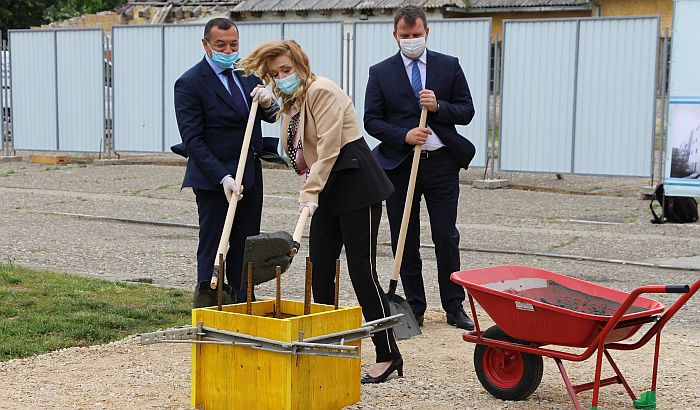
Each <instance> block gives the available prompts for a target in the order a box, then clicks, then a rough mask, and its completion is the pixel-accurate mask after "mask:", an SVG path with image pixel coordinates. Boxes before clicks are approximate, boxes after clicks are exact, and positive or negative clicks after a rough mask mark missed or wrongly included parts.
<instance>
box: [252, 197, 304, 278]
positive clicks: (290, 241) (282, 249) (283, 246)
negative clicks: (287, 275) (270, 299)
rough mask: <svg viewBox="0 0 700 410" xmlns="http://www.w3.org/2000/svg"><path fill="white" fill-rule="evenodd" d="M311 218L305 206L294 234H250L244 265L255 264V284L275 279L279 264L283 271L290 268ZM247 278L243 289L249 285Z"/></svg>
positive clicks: (280, 232) (281, 232)
mask: <svg viewBox="0 0 700 410" xmlns="http://www.w3.org/2000/svg"><path fill="white" fill-rule="evenodd" d="M308 218H309V208H307V207H304V209H303V210H302V211H301V214H300V215H299V220H298V221H297V226H296V228H295V229H294V235H290V234H289V233H287V232H283V231H279V232H272V233H263V234H260V235H255V236H249V237H247V238H246V240H245V249H244V252H243V266H244V267H246V266H248V264H249V263H250V264H252V265H253V272H255V274H254V275H253V286H255V285H258V284H260V283H264V282H267V281H268V280H272V279H275V277H276V273H275V267H277V266H279V267H280V271H281V273H284V272H286V271H287V269H289V265H290V264H291V263H292V258H293V257H294V255H296V254H297V252H299V248H301V236H302V234H303V233H304V227H305V226H306V220H307V219H308ZM246 279H247V278H245V277H244V278H243V280H242V281H241V289H246V288H247V286H248V282H247V280H246Z"/></svg>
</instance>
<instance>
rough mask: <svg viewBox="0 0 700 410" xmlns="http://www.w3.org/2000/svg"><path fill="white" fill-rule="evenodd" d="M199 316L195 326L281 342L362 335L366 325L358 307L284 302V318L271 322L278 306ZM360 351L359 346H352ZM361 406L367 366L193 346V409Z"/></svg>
mask: <svg viewBox="0 0 700 410" xmlns="http://www.w3.org/2000/svg"><path fill="white" fill-rule="evenodd" d="M252 305H253V314H252V315H246V314H245V312H246V305H245V304H235V305H227V306H224V307H223V310H222V311H218V310H217V309H216V308H204V309H194V310H193V311H192V325H193V326H197V324H198V323H199V322H203V325H204V326H205V327H209V328H216V329H219V330H225V331H229V332H235V333H241V334H245V335H250V336H255V337H260V338H266V339H273V340H278V341H282V342H293V341H298V340H299V332H300V331H303V332H304V338H310V337H314V336H321V335H326V334H331V333H336V332H341V331H345V330H351V329H356V328H358V327H360V326H361V324H362V310H361V308H360V307H359V306H355V307H350V308H339V309H338V310H334V309H333V306H328V305H317V304H312V305H311V313H310V314H308V315H304V314H303V313H304V304H303V303H302V302H296V301H290V300H282V303H281V308H280V310H281V313H282V317H284V316H288V315H293V316H292V317H289V318H286V319H284V318H283V319H276V318H274V317H271V316H272V315H273V313H274V310H275V308H274V300H265V301H259V302H254V303H253V304H252ZM348 344H349V345H355V346H358V353H359V346H360V341H356V342H353V343H348ZM359 400H360V359H359V358H345V357H328V356H310V355H295V354H288V353H279V352H270V351H265V350H259V349H252V348H249V347H244V346H230V345H229V346H226V345H211V344H194V345H193V347H192V391H191V401H192V407H193V408H196V409H204V410H217V409H238V408H239V409H339V408H342V407H344V406H348V405H351V404H354V403H357V402H358V401H359Z"/></svg>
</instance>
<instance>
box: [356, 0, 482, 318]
mask: <svg viewBox="0 0 700 410" xmlns="http://www.w3.org/2000/svg"><path fill="white" fill-rule="evenodd" d="M394 38H395V39H396V42H397V44H398V46H399V49H400V51H399V52H398V53H397V54H395V55H393V56H391V57H389V58H388V59H386V60H384V61H382V62H380V63H378V64H376V65H374V66H372V67H370V69H369V81H368V83H367V91H366V94H365V114H364V124H365V129H366V130H367V132H368V133H369V134H370V135H372V136H373V137H375V138H377V139H379V140H380V141H381V144H379V145H378V146H377V148H375V150H374V154H375V156H376V158H377V160H378V161H379V163H380V164H381V165H382V167H383V168H384V170H385V171H386V173H387V175H388V176H389V179H390V180H391V182H392V183H393V184H394V187H395V190H394V193H393V194H392V196H391V197H390V198H389V199H388V200H387V216H388V217H389V225H390V228H391V245H392V248H393V250H394V252H396V244H397V242H398V236H399V230H400V227H401V218H402V216H403V209H404V204H405V200H406V192H407V188H408V179H409V174H410V170H411V157H412V153H413V148H414V147H415V146H416V145H420V146H422V152H421V161H420V165H419V167H418V175H417V179H416V188H415V193H414V197H413V206H412V210H411V215H410V220H409V225H408V233H407V236H406V244H405V248H404V255H403V262H402V264H401V281H402V284H403V289H404V292H405V294H406V299H407V300H408V303H409V304H410V305H411V308H412V310H413V313H414V314H415V315H416V319H417V320H418V323H419V324H420V325H421V326H422V324H423V315H424V313H425V310H426V306H427V305H426V300H425V289H424V286H423V275H422V262H421V258H420V249H419V248H420V199H421V196H425V202H426V205H427V208H428V213H429V215H430V229H431V233H432V239H433V243H434V244H435V256H436V258H437V271H438V272H437V276H438V284H439V287H440V300H441V301H442V307H443V309H444V310H445V312H446V313H447V315H446V316H447V323H449V324H450V325H454V326H457V327H460V328H462V329H468V330H471V329H473V327H474V323H473V322H472V321H471V319H469V317H468V316H467V315H466V313H465V312H464V308H463V306H462V302H463V301H464V289H463V288H462V287H461V286H460V285H457V284H455V283H453V282H452V281H450V274H451V273H452V272H455V271H458V270H459V266H460V263H459V262H460V261H459V232H458V231H457V228H456V226H455V224H456V221H457V202H458V199H459V171H460V169H461V168H465V169H466V168H467V167H468V166H469V163H470V162H471V160H472V158H473V157H474V153H475V148H474V145H472V143H471V142H469V141H468V140H467V139H465V138H464V137H462V136H461V135H459V134H458V133H457V130H456V128H455V124H461V125H466V124H469V122H471V120H472V118H473V117H474V106H473V104H472V98H471V94H470V93H469V86H468V85H467V80H466V78H465V77H464V73H463V72H462V68H461V67H460V65H459V61H458V60H457V58H455V57H452V56H448V55H445V54H440V53H436V52H434V51H430V50H427V49H426V47H425V44H426V40H427V38H428V21H427V20H426V17H425V12H424V11H423V10H422V9H421V8H420V7H416V6H407V7H403V8H401V9H399V10H398V11H397V12H396V14H395V16H394ZM421 106H422V107H426V108H427V109H428V121H427V126H426V127H425V128H420V127H418V123H419V120H420V111H421Z"/></svg>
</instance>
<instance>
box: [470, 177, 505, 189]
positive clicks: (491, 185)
mask: <svg viewBox="0 0 700 410" xmlns="http://www.w3.org/2000/svg"><path fill="white" fill-rule="evenodd" d="M508 185H510V182H508V181H507V180H505V179H476V180H474V182H472V186H473V187H474V188H479V189H497V188H505V187H507V186H508Z"/></svg>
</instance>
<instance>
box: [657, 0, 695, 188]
mask: <svg viewBox="0 0 700 410" xmlns="http://www.w3.org/2000/svg"><path fill="white" fill-rule="evenodd" d="M698 21H700V0H676V2H675V11H674V18H673V40H672V41H673V45H672V47H671V77H670V81H669V117H668V138H667V144H666V164H665V165H666V167H665V175H664V177H665V178H664V185H665V190H666V195H670V196H692V197H700V75H698V72H699V71H698V70H700V53H698V52H697V50H698V49H697V39H698V38H700V25H698V24H697V22H698Z"/></svg>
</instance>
